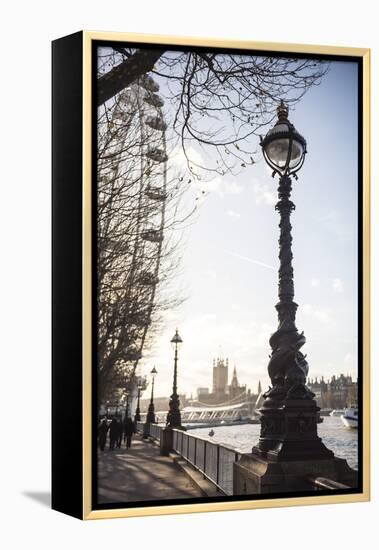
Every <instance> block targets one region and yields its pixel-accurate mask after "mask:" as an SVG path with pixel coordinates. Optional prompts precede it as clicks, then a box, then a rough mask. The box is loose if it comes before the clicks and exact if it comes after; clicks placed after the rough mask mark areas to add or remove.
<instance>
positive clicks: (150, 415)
mask: <svg viewBox="0 0 379 550" xmlns="http://www.w3.org/2000/svg"><path fill="white" fill-rule="evenodd" d="M157 372H158V371H157V370H156V368H155V367H153V369H152V370H151V372H150V374H151V397H150V404H149V408H148V410H147V416H146V422H148V423H150V424H155V423H156V420H155V410H154V380H155V375H156V374H157Z"/></svg>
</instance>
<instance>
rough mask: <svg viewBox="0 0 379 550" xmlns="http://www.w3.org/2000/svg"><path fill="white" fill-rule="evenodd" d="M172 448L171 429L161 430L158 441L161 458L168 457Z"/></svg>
mask: <svg viewBox="0 0 379 550" xmlns="http://www.w3.org/2000/svg"><path fill="white" fill-rule="evenodd" d="M172 447H173V431H172V429H171V428H163V429H162V430H161V439H160V454H161V455H163V456H168V455H169V454H170V453H171V451H172Z"/></svg>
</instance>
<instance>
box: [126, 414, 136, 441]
mask: <svg viewBox="0 0 379 550" xmlns="http://www.w3.org/2000/svg"><path fill="white" fill-rule="evenodd" d="M135 432H136V427H135V424H134V422H133V420H132V419H131V418H130V416H128V418H127V419H126V420H125V425H124V434H125V438H126V448H127V449H130V447H131V446H132V437H133V434H134V433H135Z"/></svg>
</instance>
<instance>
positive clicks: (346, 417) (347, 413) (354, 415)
mask: <svg viewBox="0 0 379 550" xmlns="http://www.w3.org/2000/svg"><path fill="white" fill-rule="evenodd" d="M358 418H359V417H358V407H356V406H351V407H348V408H346V409H345V410H344V411H343V415H342V416H341V420H342V423H343V425H344V426H346V427H347V428H353V429H355V430H356V429H358Z"/></svg>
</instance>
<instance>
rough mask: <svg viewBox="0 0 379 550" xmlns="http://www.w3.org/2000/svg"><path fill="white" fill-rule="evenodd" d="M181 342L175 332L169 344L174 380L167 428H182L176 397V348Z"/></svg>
mask: <svg viewBox="0 0 379 550" xmlns="http://www.w3.org/2000/svg"><path fill="white" fill-rule="evenodd" d="M182 342H183V340H182V339H181V337H180V336H179V333H178V330H176V332H175V335H174V337H173V338H172V339H171V344H172V345H173V347H174V378H173V383H172V394H171V397H170V402H169V411H168V414H167V426H168V427H169V428H182V419H181V414H180V401H179V395H178V347H179V345H180V344H181V343H182Z"/></svg>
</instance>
